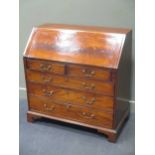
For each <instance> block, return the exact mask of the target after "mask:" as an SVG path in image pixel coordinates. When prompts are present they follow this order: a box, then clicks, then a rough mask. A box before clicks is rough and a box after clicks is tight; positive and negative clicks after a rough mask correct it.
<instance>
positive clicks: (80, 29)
mask: <svg viewBox="0 0 155 155" xmlns="http://www.w3.org/2000/svg"><path fill="white" fill-rule="evenodd" d="M129 32H130V30H129V29H119V28H104V27H93V26H75V25H61V24H46V25H41V26H39V27H35V28H33V31H32V33H31V35H30V38H29V41H28V43H27V46H26V49H25V52H24V56H25V57H30V58H37V59H45V60H53V61H60V62H65V63H74V64H84V65H91V66H97V67H105V68H113V69H117V68H118V64H119V61H120V56H121V52H122V49H123V45H124V42H125V38H126V35H127V34H128V33H129Z"/></svg>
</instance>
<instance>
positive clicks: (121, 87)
mask: <svg viewBox="0 0 155 155" xmlns="http://www.w3.org/2000/svg"><path fill="white" fill-rule="evenodd" d="M131 44H132V32H131V31H130V32H129V33H128V35H127V36H126V42H125V44H124V48H123V52H122V56H121V61H120V64H119V68H118V70H117V71H116V72H115V73H114V74H115V77H114V78H115V79H116V89H115V96H116V105H115V109H116V110H115V119H114V120H115V121H114V127H117V126H118V124H119V123H120V121H121V119H122V118H123V116H124V115H125V113H126V112H129V111H130V105H129V102H128V100H129V99H130V94H131V89H130V88H131V55H132V53H131V51H132V49H131V47H132V45H131ZM124 99H125V100H124ZM126 100H127V101H126Z"/></svg>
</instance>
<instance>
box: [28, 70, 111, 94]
mask: <svg viewBox="0 0 155 155" xmlns="http://www.w3.org/2000/svg"><path fill="white" fill-rule="evenodd" d="M27 78H28V81H31V82H37V83H42V84H50V85H53V86H59V87H64V88H71V89H75V90H82V91H87V92H92V93H100V94H104V95H110V96H113V95H114V89H113V83H112V82H100V81H94V80H86V79H77V78H73V77H72V78H70V77H67V76H57V75H50V74H47V73H46V74H42V73H40V72H32V71H29V70H27Z"/></svg>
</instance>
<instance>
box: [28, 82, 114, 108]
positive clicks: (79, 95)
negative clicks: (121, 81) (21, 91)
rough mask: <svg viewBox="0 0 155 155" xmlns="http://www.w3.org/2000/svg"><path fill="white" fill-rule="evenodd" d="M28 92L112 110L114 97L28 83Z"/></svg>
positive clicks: (63, 101) (52, 98)
mask: <svg viewBox="0 0 155 155" xmlns="http://www.w3.org/2000/svg"><path fill="white" fill-rule="evenodd" d="M28 93H29V94H31V95H34V96H43V97H46V98H47V99H49V100H53V101H56V102H60V103H69V104H75V105H81V106H86V107H90V108H95V109H99V110H104V111H112V110H113V105H114V99H113V97H110V96H103V95H97V94H93V93H85V92H79V91H73V90H67V89H63V88H59V87H54V86H49V85H42V84H35V83H28Z"/></svg>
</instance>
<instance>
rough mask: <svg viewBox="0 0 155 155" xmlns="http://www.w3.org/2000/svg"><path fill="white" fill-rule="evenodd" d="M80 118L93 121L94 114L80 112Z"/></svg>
mask: <svg viewBox="0 0 155 155" xmlns="http://www.w3.org/2000/svg"><path fill="white" fill-rule="evenodd" d="M82 116H83V117H85V118H88V119H93V118H95V114H92V113H86V112H82Z"/></svg>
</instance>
